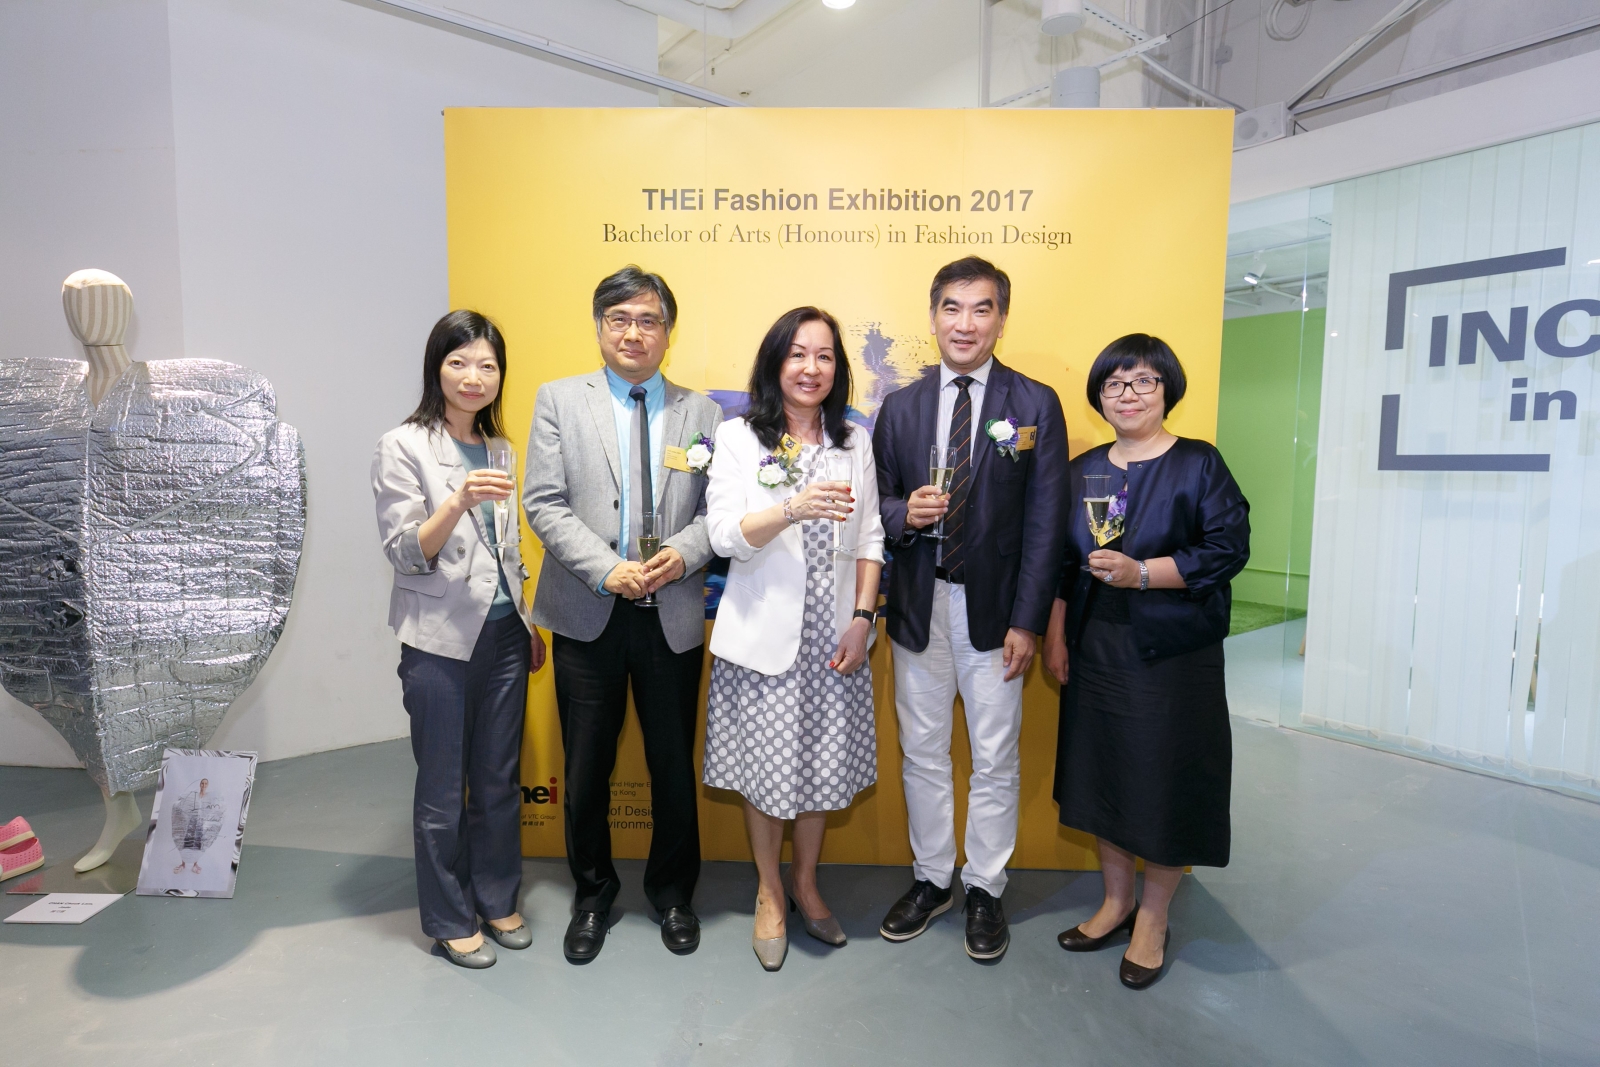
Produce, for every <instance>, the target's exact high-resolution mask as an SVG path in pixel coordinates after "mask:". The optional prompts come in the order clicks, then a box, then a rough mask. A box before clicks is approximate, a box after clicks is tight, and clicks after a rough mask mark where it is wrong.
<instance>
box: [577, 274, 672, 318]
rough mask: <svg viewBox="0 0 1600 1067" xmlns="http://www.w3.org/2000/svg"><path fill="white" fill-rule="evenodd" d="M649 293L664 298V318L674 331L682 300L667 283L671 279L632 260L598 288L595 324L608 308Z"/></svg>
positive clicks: (662, 309)
mask: <svg viewBox="0 0 1600 1067" xmlns="http://www.w3.org/2000/svg"><path fill="white" fill-rule="evenodd" d="M645 293H654V294H655V295H656V299H658V300H660V301H661V317H662V320H663V321H664V322H665V323H666V326H667V330H668V332H671V330H672V327H673V325H674V324H676V323H677V321H678V301H677V299H676V298H674V297H673V295H672V290H671V289H670V288H669V287H668V286H667V280H666V279H665V278H663V277H662V276H661V275H659V274H651V273H650V272H649V271H646V270H641V269H640V268H639V267H637V266H635V265H634V264H632V263H629V264H628V265H627V266H626V267H623V268H622V269H621V270H619V271H617V272H616V273H615V274H613V275H611V276H609V277H607V278H605V279H603V280H602V281H601V282H600V284H599V285H597V286H595V287H594V321H595V325H597V326H598V325H599V324H600V319H601V318H602V317H603V316H604V315H605V313H606V310H607V309H608V308H614V307H616V306H617V305H618V304H624V303H627V302H628V301H629V300H632V299H633V298H634V297H636V296H643V295H644V294H645Z"/></svg>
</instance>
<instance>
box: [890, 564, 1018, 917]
mask: <svg viewBox="0 0 1600 1067" xmlns="http://www.w3.org/2000/svg"><path fill="white" fill-rule="evenodd" d="M1005 673H1006V668H1005V653H1004V651H1003V650H1002V649H998V648H997V649H995V650H994V651H993V652H979V651H977V650H976V649H974V648H973V647H972V641H971V638H970V637H969V636H968V631H967V591H966V588H965V587H964V586H960V585H951V584H950V583H949V582H940V581H936V582H934V593H933V617H932V619H930V620H929V623H928V647H927V648H926V649H925V650H924V651H922V652H912V651H911V650H910V649H908V648H905V647H903V646H901V645H899V644H896V645H895V646H894V690H895V697H894V705H895V713H896V715H897V716H898V718H899V720H900V751H901V752H902V753H904V755H905V760H904V763H903V765H902V773H903V775H904V778H905V791H906V814H907V816H908V818H909V821H910V824H911V852H912V854H913V855H914V856H915V857H916V863H915V864H913V866H912V871H913V872H914V873H915V875H916V877H917V878H920V879H923V880H925V881H929V882H932V883H933V884H934V885H936V886H939V887H941V888H943V887H945V886H948V885H949V884H950V875H951V872H952V871H953V870H954V869H955V865H956V827H955V821H956V797H955V786H954V784H953V782H952V781H951V768H950V730H951V726H952V724H953V722H954V720H955V707H954V705H955V698H956V694H957V693H958V692H959V693H960V694H961V701H962V704H963V706H964V707H965V709H966V714H967V739H968V741H969V742H970V744H971V747H972V781H971V783H970V785H969V788H968V791H967V833H966V850H967V865H966V866H965V867H964V868H962V870H961V883H962V884H963V885H966V886H977V887H978V888H979V889H982V890H985V891H986V892H988V893H990V894H992V895H994V896H996V897H998V896H1000V894H1001V893H1003V892H1004V891H1005V888H1006V863H1007V862H1008V861H1009V860H1010V859H1011V853H1012V852H1013V851H1014V850H1015V849H1016V846H1017V805H1018V798H1019V796H1020V791H1021V780H1022V774H1021V756H1020V753H1019V750H1018V746H1017V740H1018V737H1019V735H1020V734H1021V732H1022V678H1021V676H1018V677H1016V678H1013V679H1011V681H1009V682H1007V681H1003V680H1002V679H1004V677H1005Z"/></svg>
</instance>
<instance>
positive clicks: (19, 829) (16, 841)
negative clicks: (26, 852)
mask: <svg viewBox="0 0 1600 1067" xmlns="http://www.w3.org/2000/svg"><path fill="white" fill-rule="evenodd" d="M32 840H33V827H31V826H29V825H28V820H27V819H24V818H23V817H22V816H20V815H18V816H17V817H16V818H15V819H12V820H11V821H10V822H8V823H6V824H5V825H4V826H0V850H3V849H8V848H10V847H11V846H12V845H20V844H22V843H23V842H24V841H32Z"/></svg>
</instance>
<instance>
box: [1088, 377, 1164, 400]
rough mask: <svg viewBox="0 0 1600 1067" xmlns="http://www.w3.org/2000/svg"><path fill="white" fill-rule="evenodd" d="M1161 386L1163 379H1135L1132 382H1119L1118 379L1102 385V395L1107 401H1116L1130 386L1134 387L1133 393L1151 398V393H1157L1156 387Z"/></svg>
mask: <svg viewBox="0 0 1600 1067" xmlns="http://www.w3.org/2000/svg"><path fill="white" fill-rule="evenodd" d="M1160 384H1161V379H1160V378H1157V377H1148V378H1135V379H1134V380H1133V381H1131V382H1124V381H1119V380H1118V379H1116V378H1112V379H1110V380H1108V381H1106V382H1104V383H1102V384H1101V386H1100V395H1101V396H1103V397H1105V398H1106V399H1107V400H1115V399H1116V398H1117V397H1119V396H1121V395H1122V394H1123V393H1124V392H1125V391H1126V390H1127V389H1128V387H1129V386H1132V387H1133V391H1134V392H1135V393H1137V394H1139V395H1140V396H1149V395H1150V394H1151V393H1153V392H1155V391H1156V386H1158V385H1160Z"/></svg>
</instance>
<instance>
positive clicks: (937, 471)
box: [923, 445, 956, 541]
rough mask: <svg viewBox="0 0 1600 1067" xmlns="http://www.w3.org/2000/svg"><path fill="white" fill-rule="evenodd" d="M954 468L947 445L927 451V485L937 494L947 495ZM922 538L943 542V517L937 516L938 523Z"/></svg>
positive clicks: (937, 446)
mask: <svg viewBox="0 0 1600 1067" xmlns="http://www.w3.org/2000/svg"><path fill="white" fill-rule="evenodd" d="M955 473H956V468H955V464H954V462H953V460H952V457H951V455H950V446H949V445H933V446H932V447H930V448H929V449H928V484H929V485H931V486H933V487H934V488H935V489H937V490H939V492H941V493H944V494H947V495H948V494H949V492H950V479H951V478H954V477H955ZM923 536H924V537H927V538H930V539H932V540H934V541H943V540H944V516H943V515H940V516H939V522H938V524H937V525H935V526H934V528H933V529H932V530H924V531H923Z"/></svg>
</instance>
